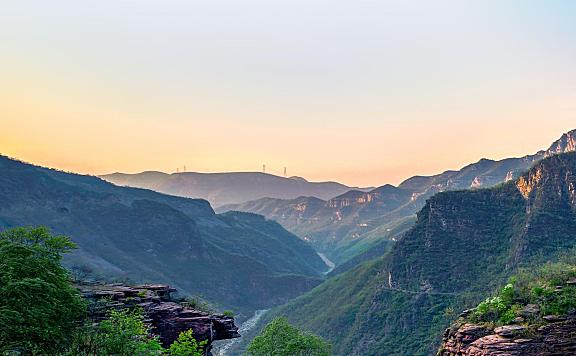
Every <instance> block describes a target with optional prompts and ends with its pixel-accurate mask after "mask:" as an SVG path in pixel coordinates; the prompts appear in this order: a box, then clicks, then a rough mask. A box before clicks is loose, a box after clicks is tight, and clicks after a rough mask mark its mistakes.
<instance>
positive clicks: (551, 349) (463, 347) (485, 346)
mask: <svg viewBox="0 0 576 356" xmlns="http://www.w3.org/2000/svg"><path fill="white" fill-rule="evenodd" d="M548 319H549V320H550V322H548V323H547V324H545V325H542V326H540V327H537V328H535V329H533V330H528V329H527V328H525V327H522V326H517V325H506V326H502V327H499V328H496V329H492V328H490V327H487V326H480V325H474V324H463V325H462V326H460V327H459V328H456V329H447V330H446V333H445V334H444V340H443V343H442V347H441V348H440V350H439V351H438V355H440V356H456V355H470V356H484V355H499V356H500V355H511V356H516V355H518V356H521V355H522V356H524V355H575V354H576V319H574V318H548Z"/></svg>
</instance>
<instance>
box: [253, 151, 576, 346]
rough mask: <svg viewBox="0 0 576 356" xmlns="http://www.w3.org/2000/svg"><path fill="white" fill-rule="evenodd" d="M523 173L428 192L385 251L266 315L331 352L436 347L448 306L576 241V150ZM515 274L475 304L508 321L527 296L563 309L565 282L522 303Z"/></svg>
mask: <svg viewBox="0 0 576 356" xmlns="http://www.w3.org/2000/svg"><path fill="white" fill-rule="evenodd" d="M522 178H523V179H524V181H525V182H529V184H528V185H525V186H522V190H521V189H520V187H519V181H510V182H508V183H506V184H503V185H500V186H498V187H496V188H492V189H478V190H472V191H457V192H444V193H440V194H436V195H435V196H434V197H432V198H430V199H429V200H428V203H427V204H426V206H425V207H424V208H423V209H422V210H421V211H420V212H419V213H418V218H417V222H416V224H415V226H414V227H413V228H412V229H410V230H409V231H408V232H407V233H406V234H405V235H404V236H403V237H402V238H401V239H400V240H399V241H398V242H396V243H395V244H394V246H393V247H392V249H391V250H390V252H389V253H387V254H386V255H385V256H383V257H382V258H378V259H375V260H373V261H370V262H368V263H363V264H362V265H360V266H357V267H356V268H354V269H352V270H350V271H347V272H345V273H342V274H340V275H337V276H335V277H333V278H330V279H329V280H327V281H326V282H324V283H323V284H321V285H320V286H318V287H316V288H315V289H313V290H312V291H310V292H308V293H306V294H304V295H303V296H300V297H298V298H296V299H294V300H292V301H290V302H289V303H287V304H286V305H284V306H282V307H279V308H276V309H274V310H271V311H270V312H268V313H267V315H266V320H264V321H268V320H269V318H273V317H275V316H285V317H286V318H287V319H288V320H289V321H290V322H291V323H293V324H294V325H296V326H298V327H305V328H306V329H307V330H310V331H312V332H314V333H316V334H318V335H320V336H321V337H323V338H325V339H326V340H328V341H329V342H331V343H332V344H333V347H334V352H335V353H336V354H338V355H340V354H347V355H406V354H410V355H426V354H432V353H435V352H436V350H437V346H438V345H439V343H440V341H441V335H442V332H443V330H445V328H446V327H448V326H449V325H450V323H452V321H453V320H454V314H455V312H454V311H460V310H464V309H468V308H471V307H475V306H477V305H478V304H479V303H480V302H482V301H483V300H485V299H486V297H488V296H490V295H491V293H492V292H493V291H495V290H497V289H499V288H502V286H505V285H506V284H507V281H508V280H509V278H510V276H511V275H516V274H518V273H519V271H522V270H525V269H528V268H531V267H532V266H540V265H542V264H543V263H546V261H557V260H558V258H559V256H561V255H562V253H563V252H564V251H568V250H570V249H572V248H574V247H575V246H576V235H575V234H574V231H576V212H575V210H574V206H575V205H574V204H575V203H574V200H573V199H574V198H573V196H574V195H573V188H571V187H573V186H574V185H576V154H564V155H557V156H553V157H550V158H549V159H546V160H544V161H541V162H540V163H538V164H537V165H535V166H534V167H533V168H532V169H531V170H530V172H528V173H526V174H524V175H523V176H522ZM517 184H518V185H517ZM575 264H576V263H575ZM548 268H549V269H551V270H554V268H553V267H550V266H549V267H548ZM542 273H543V272H542ZM550 273H551V272H550ZM520 281H521V278H520V275H519V276H518V278H517V280H516V281H515V282H514V283H512V287H513V288H512V289H511V288H510V287H507V288H504V291H502V292H501V293H499V294H497V295H495V296H494V298H491V299H489V300H488V301H486V302H485V303H483V305H482V306H481V307H480V308H479V310H481V311H483V312H485V315H488V314H490V315H489V316H487V317H486V318H487V320H491V321H492V322H498V323H505V322H507V321H509V320H512V319H513V318H515V317H516V313H517V311H518V309H519V305H523V304H522V303H525V302H527V301H529V302H531V303H536V304H539V305H540V306H541V309H542V313H548V314H554V313H557V312H563V311H565V310H567V309H570V308H571V303H572V302H571V300H573V299H572V294H571V293H573V287H571V286H568V285H566V286H564V287H563V288H562V290H561V291H560V292H558V291H555V285H553V284H554V283H552V282H550V283H549V285H547V284H545V283H542V284H541V285H540V286H535V287H534V288H533V295H532V296H531V298H532V299H529V300H528V299H526V300H525V301H524V302H522V301H521V300H520V301H518V300H517V299H516V298H518V293H521V291H522V290H523V288H524V287H523V284H521V283H520ZM522 293H523V292H522ZM551 293H555V294H554V295H555V296H557V297H558V298H557V299H550V298H551ZM520 296H521V294H520ZM555 298H556V297H555Z"/></svg>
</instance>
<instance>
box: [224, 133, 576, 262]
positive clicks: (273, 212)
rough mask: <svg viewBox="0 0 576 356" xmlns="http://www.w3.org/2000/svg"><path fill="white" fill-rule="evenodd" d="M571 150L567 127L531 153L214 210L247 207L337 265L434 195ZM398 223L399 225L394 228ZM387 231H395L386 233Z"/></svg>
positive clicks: (512, 173)
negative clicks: (337, 191) (327, 195)
mask: <svg viewBox="0 0 576 356" xmlns="http://www.w3.org/2000/svg"><path fill="white" fill-rule="evenodd" d="M575 150H576V130H573V131H571V132H568V133H566V134H564V135H563V136H562V137H561V138H560V139H559V140H557V141H556V142H554V143H553V144H552V145H551V146H550V147H549V148H548V149H547V150H545V151H544V150H543V151H540V152H537V153H535V154H533V155H528V156H525V157H521V158H509V159H504V160H500V161H494V160H489V159H481V160H480V161H478V162H476V163H473V164H470V165H468V166H465V167H463V168H462V169H460V170H457V171H456V170H455V171H446V172H443V173H441V174H437V175H433V176H415V177H412V178H409V179H407V180H405V181H404V182H402V183H401V184H400V185H399V186H398V187H394V186H391V185H385V186H382V187H379V188H376V189H374V190H372V191H369V192H361V191H349V192H347V193H344V194H342V195H340V196H337V197H334V198H332V199H330V200H326V201H323V200H319V199H317V198H308V197H300V198H298V199H294V200H282V199H260V200H257V201H252V202H247V203H244V204H236V205H230V206H224V207H221V208H220V211H226V210H240V211H248V212H254V213H258V214H262V215H264V216H266V217H268V218H270V219H274V220H276V221H278V222H279V223H281V224H282V225H283V226H284V227H285V228H286V229H288V230H290V231H292V232H293V233H295V234H296V235H298V236H300V237H301V238H304V239H306V240H307V241H310V243H311V244H312V245H313V246H315V247H316V249H317V250H320V251H323V252H325V253H326V254H327V255H328V257H330V259H331V260H333V261H335V262H336V263H337V264H341V263H343V262H345V261H347V260H349V259H351V258H353V257H355V256H359V255H360V254H361V253H362V252H363V251H366V250H367V249H369V248H371V247H372V245H371V243H372V242H374V241H375V240H376V239H379V240H383V239H386V240H393V239H398V238H399V236H400V235H401V233H403V232H404V231H406V230H407V228H408V227H410V226H411V224H403V221H402V220H404V221H405V220H406V219H407V218H410V217H412V216H413V215H414V214H415V213H416V212H417V211H419V210H420V209H421V208H422V207H424V206H425V203H426V201H427V199H429V198H430V197H432V196H433V195H435V194H436V193H439V192H445V191H454V190H462V189H478V188H488V187H492V186H495V185H498V184H500V183H504V182H509V181H512V180H515V179H518V178H519V177H521V176H522V175H523V173H524V172H525V171H527V170H528V169H529V168H530V167H531V166H532V165H533V164H535V163H536V162H538V161H540V160H542V159H543V158H547V157H551V156H553V155H555V154H561V153H567V152H574V151H575ZM400 226H402V227H403V228H402V229H398V227H400ZM392 230H398V231H396V232H395V233H394V234H390V233H389V232H391V231H392Z"/></svg>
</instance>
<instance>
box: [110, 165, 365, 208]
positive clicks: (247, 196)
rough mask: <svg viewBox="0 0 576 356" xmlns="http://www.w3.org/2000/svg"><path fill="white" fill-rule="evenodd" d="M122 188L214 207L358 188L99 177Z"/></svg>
mask: <svg viewBox="0 0 576 356" xmlns="http://www.w3.org/2000/svg"><path fill="white" fill-rule="evenodd" d="M100 177H101V178H102V179H105V180H107V181H109V182H111V183H114V184H116V185H121V186H130V187H138V188H147V189H152V190H155V191H157V192H161V193H166V194H171V195H177V196H182V197H188V198H200V199H206V200H208V201H209V202H210V203H211V204H212V205H213V206H215V207H218V206H221V205H226V204H238V203H244V202H246V201H250V200H256V199H260V198H280V199H293V198H297V197H299V196H312V197H317V198H320V199H330V198H332V197H335V196H337V195H340V194H342V193H344V192H347V191H349V190H351V189H360V190H371V189H372V188H356V187H348V186H346V185H343V184H340V183H336V182H308V181H307V180H305V179H304V178H301V177H290V178H284V177H278V176H275V175H272V174H266V173H250V172H238V173H191V172H190V173H188V172H187V173H173V174H167V173H161V172H142V173H137V174H124V173H113V174H107V175H102V176H100Z"/></svg>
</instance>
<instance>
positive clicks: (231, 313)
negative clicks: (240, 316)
mask: <svg viewBox="0 0 576 356" xmlns="http://www.w3.org/2000/svg"><path fill="white" fill-rule="evenodd" d="M222 315H224V316H228V317H230V318H233V317H234V312H233V311H231V310H224V311H223V312H222Z"/></svg>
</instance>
